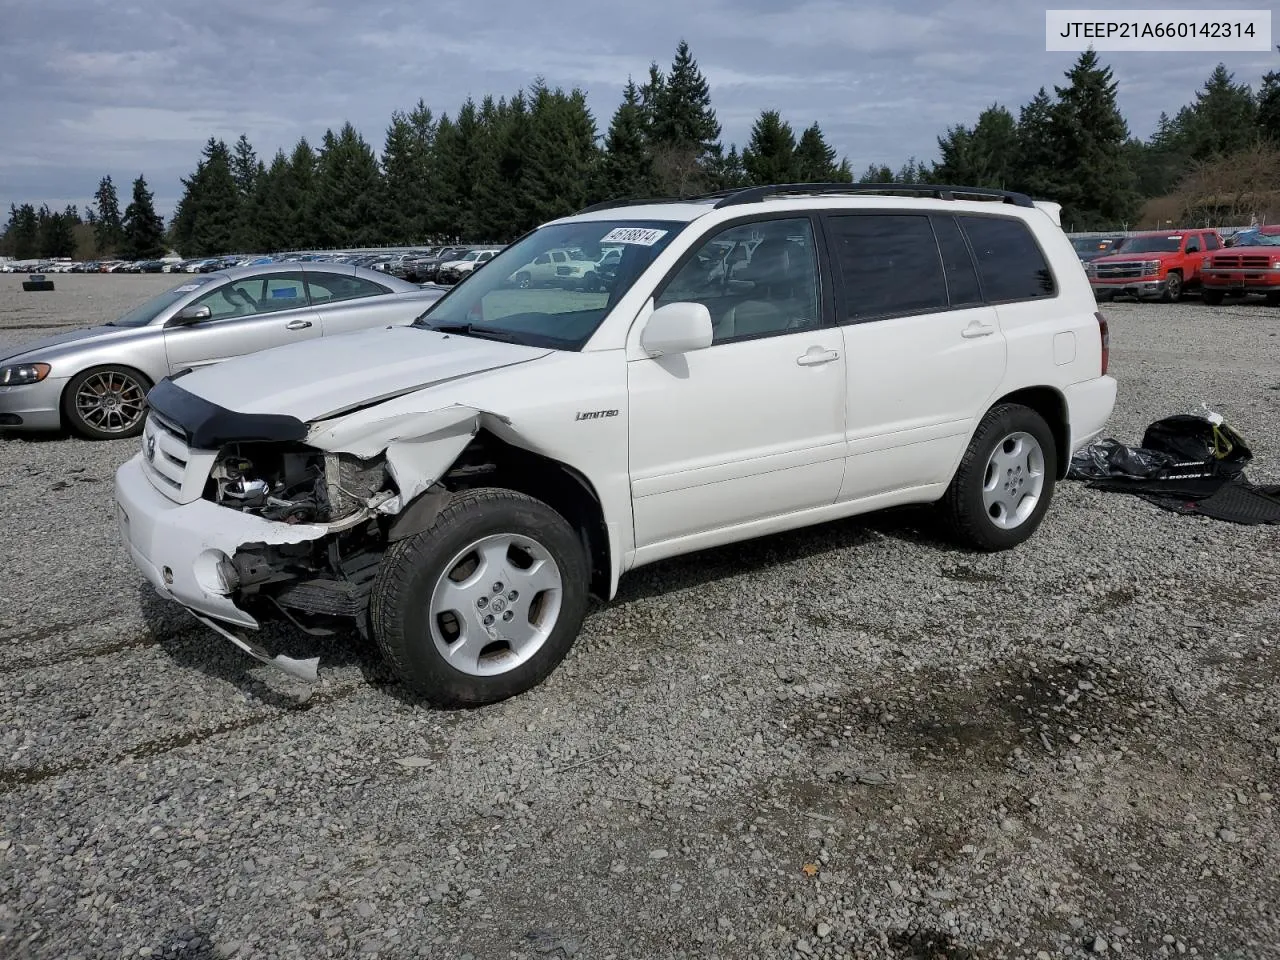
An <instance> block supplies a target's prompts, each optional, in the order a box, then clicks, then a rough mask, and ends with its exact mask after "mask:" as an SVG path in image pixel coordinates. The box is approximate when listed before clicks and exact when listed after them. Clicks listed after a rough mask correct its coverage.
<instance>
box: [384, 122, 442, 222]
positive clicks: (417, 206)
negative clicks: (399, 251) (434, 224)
mask: <svg viewBox="0 0 1280 960" xmlns="http://www.w3.org/2000/svg"><path fill="white" fill-rule="evenodd" d="M434 135H435V120H434V118H433V117H432V115H431V109H430V108H429V107H427V105H426V104H425V103H424V102H423V101H422V100H419V101H418V103H417V106H415V107H414V109H413V110H412V112H410V113H408V114H406V113H403V112H401V111H399V110H397V111H396V112H395V113H393V114H392V115H391V125H390V126H389V127H387V136H386V140H385V141H384V143H383V148H382V175H383V179H384V191H383V197H384V200H385V201H386V207H385V210H386V212H385V214H384V216H383V226H384V229H385V232H386V236H387V239H389V240H393V241H394V242H396V243H414V242H416V241H419V240H421V239H423V238H425V237H426V236H427V233H428V222H427V221H428V202H429V198H430V194H429V185H430V159H431V141H432V138H433V137H434Z"/></svg>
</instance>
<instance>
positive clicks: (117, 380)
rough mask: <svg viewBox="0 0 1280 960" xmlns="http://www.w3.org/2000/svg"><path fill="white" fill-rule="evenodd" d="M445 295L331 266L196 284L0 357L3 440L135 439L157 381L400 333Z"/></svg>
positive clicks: (203, 277) (281, 268) (261, 270)
mask: <svg viewBox="0 0 1280 960" xmlns="http://www.w3.org/2000/svg"><path fill="white" fill-rule="evenodd" d="M445 293H446V290H445V289H444V288H435V289H432V288H423V287H420V286H418V285H417V284H413V283H408V282H407V281H404V280H400V279H398V278H397V277H393V276H389V275H387V274H385V273H379V272H376V271H373V270H366V269H364V268H362V267H354V266H351V265H349V264H340V263H276V264H265V265H260V266H253V267H236V268H233V269H230V270H223V271H220V272H218V273H207V274H198V275H196V276H193V277H191V278H189V279H185V280H184V281H183V282H182V283H181V284H179V285H177V286H175V287H173V289H171V290H168V291H166V292H164V293H162V294H160V295H159V296H157V297H154V298H152V299H151V300H148V301H147V302H146V303H144V304H142V305H141V306H139V307H136V308H134V309H133V310H130V311H129V312H128V313H126V314H125V315H124V316H122V317H119V318H118V319H116V320H113V321H112V322H110V323H107V324H105V325H103V326H99V327H89V328H86V329H83V330H72V331H70V332H68V333H62V334H58V335H56V336H52V337H48V338H46V339H44V340H38V341H35V342H34V343H26V344H22V345H20V346H19V347H17V349H16V350H15V351H13V352H12V353H11V354H10V355H9V356H6V357H0V430H4V429H9V430H15V429H16V430H58V429H60V428H61V427H63V426H68V427H71V428H72V429H73V430H75V431H76V432H77V433H79V434H81V435H82V436H85V437H88V438H90V439H94V440H110V439H116V438H119V437H131V436H136V435H137V434H138V433H140V432H141V431H142V424H143V420H144V419H145V414H146V396H147V392H148V391H149V390H150V389H151V387H152V386H153V385H154V384H155V383H156V382H157V381H158V380H161V379H163V378H164V377H167V376H171V375H173V374H175V373H177V372H178V371H180V370H184V369H187V368H191V367H200V366H204V365H205V364H210V363H217V362H218V361H219V360H225V359H228V358H230V357H237V356H241V355H243V354H247V353H256V352H257V351H259V350H266V349H268V348H270V347H278V346H282V345H284V344H287V343H296V342H298V341H300V340H308V339H311V338H313V337H327V336H333V335H334V334H342V333H351V332H353V331H356V330H366V329H369V328H371V327H378V326H386V325H401V324H403V325H407V324H409V323H412V322H413V320H414V319H415V318H417V317H418V316H419V315H421V314H422V313H423V312H424V311H425V310H426V309H427V308H428V307H429V306H431V304H432V303H433V302H435V301H436V300H438V299H439V298H440V297H442V296H443V295H444V294H445Z"/></svg>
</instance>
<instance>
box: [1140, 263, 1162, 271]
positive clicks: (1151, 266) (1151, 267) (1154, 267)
mask: <svg viewBox="0 0 1280 960" xmlns="http://www.w3.org/2000/svg"><path fill="white" fill-rule="evenodd" d="M1142 269H1143V270H1144V271H1146V272H1147V273H1159V272H1160V261H1159V260H1147V261H1145V262H1144V263H1143V264H1142Z"/></svg>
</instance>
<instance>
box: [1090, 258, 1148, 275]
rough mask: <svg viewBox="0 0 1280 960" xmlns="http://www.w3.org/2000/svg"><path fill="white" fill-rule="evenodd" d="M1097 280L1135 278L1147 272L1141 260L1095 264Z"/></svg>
mask: <svg viewBox="0 0 1280 960" xmlns="http://www.w3.org/2000/svg"><path fill="white" fill-rule="evenodd" d="M1097 271H1098V272H1097V277H1098V279H1099V280H1136V279H1138V278H1139V277H1145V276H1147V274H1148V271H1147V269H1146V268H1145V267H1144V266H1143V265H1142V261H1141V260H1127V261H1120V262H1117V263H1099V264H1097Z"/></svg>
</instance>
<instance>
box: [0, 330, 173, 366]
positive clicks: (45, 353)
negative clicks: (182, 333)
mask: <svg viewBox="0 0 1280 960" xmlns="http://www.w3.org/2000/svg"><path fill="white" fill-rule="evenodd" d="M149 329H150V328H149V327H108V326H100V327H85V328H84V329H81V330H67V331H65V332H63V333H55V334H54V335H53V336H51V337H42V338H41V339H39V340H28V341H27V342H26V343H17V344H14V345H13V346H12V347H8V348H0V360H14V359H17V358H18V357H27V356H28V355H30V359H31V360H47V361H51V360H54V359H57V358H58V357H59V356H60V355H61V354H62V353H63V352H64V351H63V350H59V349H58V348H59V347H67V346H71V347H80V346H85V345H87V344H90V343H93V342H95V341H99V340H124V339H129V338H131V337H136V336H138V335H139V334H141V333H143V332H145V331H147V330H149ZM5 351H7V352H5Z"/></svg>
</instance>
